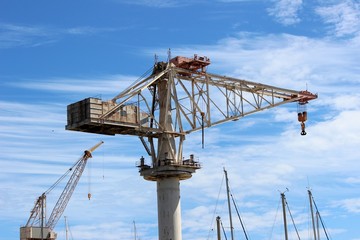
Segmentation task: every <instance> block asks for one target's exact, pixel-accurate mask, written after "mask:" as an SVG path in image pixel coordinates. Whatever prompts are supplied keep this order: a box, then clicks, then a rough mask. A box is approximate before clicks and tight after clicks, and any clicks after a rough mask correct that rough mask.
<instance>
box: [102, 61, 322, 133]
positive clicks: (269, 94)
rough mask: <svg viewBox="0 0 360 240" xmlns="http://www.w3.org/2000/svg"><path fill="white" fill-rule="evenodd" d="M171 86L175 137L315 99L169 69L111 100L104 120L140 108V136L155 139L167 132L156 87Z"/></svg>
mask: <svg viewBox="0 0 360 240" xmlns="http://www.w3.org/2000/svg"><path fill="white" fill-rule="evenodd" d="M160 81H167V90H168V93H167V94H169V95H170V99H171V103H170V104H171V109H172V114H173V117H172V119H173V132H168V133H170V134H175V135H185V134H188V133H191V132H194V131H198V130H201V129H204V128H208V127H211V126H214V125H217V124H221V123H224V122H227V121H232V120H238V119H239V118H242V117H244V116H247V115H250V114H253V113H255V112H259V111H262V110H265V109H269V108H273V107H276V106H279V105H282V104H286V103H289V102H300V103H303V104H304V103H307V101H309V100H312V99H315V98H316V97H317V96H316V95H315V94H312V93H310V92H308V91H295V90H290V89H285V88H278V87H274V86H270V85H265V84H261V83H256V82H251V81H247V80H241V79H236V78H230V77H225V76H220V75H216V74H211V73H206V72H197V71H196V72H194V71H189V70H186V69H182V68H177V67H174V66H171V65H170V64H169V65H167V67H166V68H165V69H164V70H162V71H160V72H156V73H153V74H152V75H151V76H149V77H147V78H145V79H139V80H138V81H136V82H135V83H134V84H132V85H131V86H130V87H128V88H127V89H125V90H124V91H123V92H122V93H120V94H119V95H117V96H116V97H115V98H113V99H112V101H113V102H116V105H115V107H114V108H112V109H111V110H109V111H108V112H106V113H104V114H103V115H102V116H101V117H100V119H101V120H102V121H103V122H105V121H106V119H108V118H109V117H110V116H111V115H112V114H114V113H116V112H117V111H119V109H120V108H121V107H122V106H125V105H135V106H137V111H138V114H137V117H138V118H139V119H138V120H139V121H138V131H139V132H138V135H139V136H141V135H142V136H148V137H149V136H152V137H156V136H157V135H158V133H163V132H164V130H163V129H164V128H163V126H161V124H159V121H158V117H159V112H158V111H159V106H158V92H157V89H158V88H157V85H158V84H159V82H160ZM141 113H142V114H145V115H147V116H148V117H149V124H148V125H144V124H142V123H141V119H140V116H141Z"/></svg>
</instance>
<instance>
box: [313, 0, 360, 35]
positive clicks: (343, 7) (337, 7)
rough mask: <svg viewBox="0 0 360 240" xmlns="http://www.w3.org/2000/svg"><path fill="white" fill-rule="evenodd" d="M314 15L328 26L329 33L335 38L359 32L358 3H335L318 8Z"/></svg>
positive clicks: (352, 1)
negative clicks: (318, 16)
mask: <svg viewBox="0 0 360 240" xmlns="http://www.w3.org/2000/svg"><path fill="white" fill-rule="evenodd" d="M316 13H317V14H319V15H320V16H321V17H322V18H323V20H324V22H325V23H327V24H329V26H330V29H331V32H330V33H331V34H333V35H335V36H337V37H343V36H349V35H354V34H358V33H359V32H360V3H359V2H358V1H354V0H346V1H337V3H336V4H332V5H330V4H327V6H322V7H318V8H317V9H316Z"/></svg>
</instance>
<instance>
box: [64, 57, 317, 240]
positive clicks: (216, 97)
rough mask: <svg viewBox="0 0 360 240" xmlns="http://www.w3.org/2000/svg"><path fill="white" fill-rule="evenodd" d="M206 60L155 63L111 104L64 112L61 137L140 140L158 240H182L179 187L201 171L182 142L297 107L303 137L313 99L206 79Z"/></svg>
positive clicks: (90, 102) (92, 101)
mask: <svg viewBox="0 0 360 240" xmlns="http://www.w3.org/2000/svg"><path fill="white" fill-rule="evenodd" d="M209 64H210V59H209V58H207V57H201V56H198V55H194V57H192V58H187V57H181V56H177V57H174V58H172V59H170V57H169V60H168V61H167V62H157V61H156V62H155V64H154V67H153V68H151V71H150V72H149V74H148V75H147V76H145V77H142V78H139V79H138V80H137V81H135V82H134V83H133V84H132V85H130V86H129V87H127V88H126V89H125V90H123V91H122V92H121V93H120V94H118V95H116V96H115V97H114V98H113V99H111V100H107V101H106V100H105V101H103V100H102V99H100V98H86V99H84V100H81V101H79V102H76V103H73V104H70V105H68V107H67V125H66V129H67V130H74V131H81V132H89V133H97V134H106V135H115V134H122V135H133V136H138V137H139V138H140V140H141V142H142V144H143V145H144V147H145V150H146V151H147V153H148V154H149V156H150V159H151V163H149V164H147V163H146V161H145V158H144V157H141V159H140V162H139V164H138V167H139V172H140V175H141V176H142V177H143V178H144V179H146V180H149V181H155V182H156V183H157V202H158V203H157V207H158V233H159V239H160V240H169V239H171V240H181V239H182V233H181V207H180V180H185V179H189V178H191V176H192V174H193V173H195V171H196V170H197V169H200V168H201V166H200V164H199V162H198V161H196V158H195V157H194V155H193V154H191V155H189V157H184V156H183V144H184V141H185V137H186V135H188V134H190V133H192V132H195V131H201V132H202V136H204V129H206V128H209V127H212V126H215V125H219V124H222V123H225V122H229V121H235V120H239V119H240V118H243V117H245V116H247V115H250V114H253V113H256V112H259V111H262V110H265V109H269V108H273V107H277V106H280V105H283V104H286V103H291V102H297V103H299V106H301V108H299V109H301V110H300V111H301V112H299V113H298V120H299V121H300V122H301V126H302V132H301V133H302V135H305V134H306V132H305V123H304V122H305V121H306V119H307V111H306V109H305V106H306V104H307V103H308V101H310V100H313V99H316V98H317V95H316V94H312V93H310V92H309V91H307V90H306V91H295V90H290V89H285V88H279V87H275V86H270V85H266V84H262V83H256V82H251V81H247V80H242V79H236V78H232V77H226V76H222V75H217V74H211V73H208V72H207V71H206V68H207V66H208V65H209Z"/></svg>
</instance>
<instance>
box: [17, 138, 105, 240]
mask: <svg viewBox="0 0 360 240" xmlns="http://www.w3.org/2000/svg"><path fill="white" fill-rule="evenodd" d="M103 143H104V142H103V141H101V142H99V143H98V144H96V145H95V146H93V147H92V148H90V149H89V150H85V151H84V155H83V156H82V157H81V158H80V159H79V160H77V161H76V163H75V164H74V165H73V166H72V167H71V168H69V169H68V170H67V172H66V173H65V174H64V175H62V176H61V177H60V178H59V179H58V180H57V181H56V182H55V183H54V184H53V185H52V186H51V187H50V188H49V189H48V190H46V191H45V192H44V193H43V194H41V196H39V197H38V198H37V200H36V202H35V206H34V208H33V209H32V210H31V212H30V213H31V214H30V217H29V219H28V221H27V223H26V225H25V226H24V227H21V228H20V240H40V239H41V240H42V239H44V240H45V239H46V240H55V239H56V237H57V234H56V233H55V232H54V231H53V229H54V228H55V225H56V223H57V222H58V221H59V219H60V217H61V215H62V214H63V212H64V211H65V208H66V206H67V204H68V202H69V200H70V198H71V195H72V194H73V192H74V190H75V187H76V185H77V183H78V182H79V180H80V177H81V175H82V173H83V171H84V169H85V166H86V163H87V160H88V159H89V158H91V157H92V152H93V151H95V149H97V148H98V147H99V146H100V145H101V144H103ZM71 171H73V172H72V174H71V176H70V178H69V180H68V182H67V184H66V186H65V188H64V190H63V191H62V193H61V195H60V197H59V199H58V201H57V202H56V204H55V206H54V208H53V210H52V212H51V214H50V217H49V219H46V197H47V195H48V194H49V193H50V192H51V191H52V190H53V189H54V188H55V187H56V186H57V185H58V184H59V183H60V182H61V181H62V180H63V179H64V178H65V177H66V176H67V175H68V174H69V173H70V172H71ZM90 197H91V194H90V193H88V198H89V199H90Z"/></svg>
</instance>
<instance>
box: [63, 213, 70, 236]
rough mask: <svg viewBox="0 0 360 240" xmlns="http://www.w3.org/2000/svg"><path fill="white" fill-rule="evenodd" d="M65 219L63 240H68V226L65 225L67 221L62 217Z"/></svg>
mask: <svg viewBox="0 0 360 240" xmlns="http://www.w3.org/2000/svg"><path fill="white" fill-rule="evenodd" d="M64 218H65V239H66V240H69V236H68V231H69V230H68V224H67V219H66V216H64Z"/></svg>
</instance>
